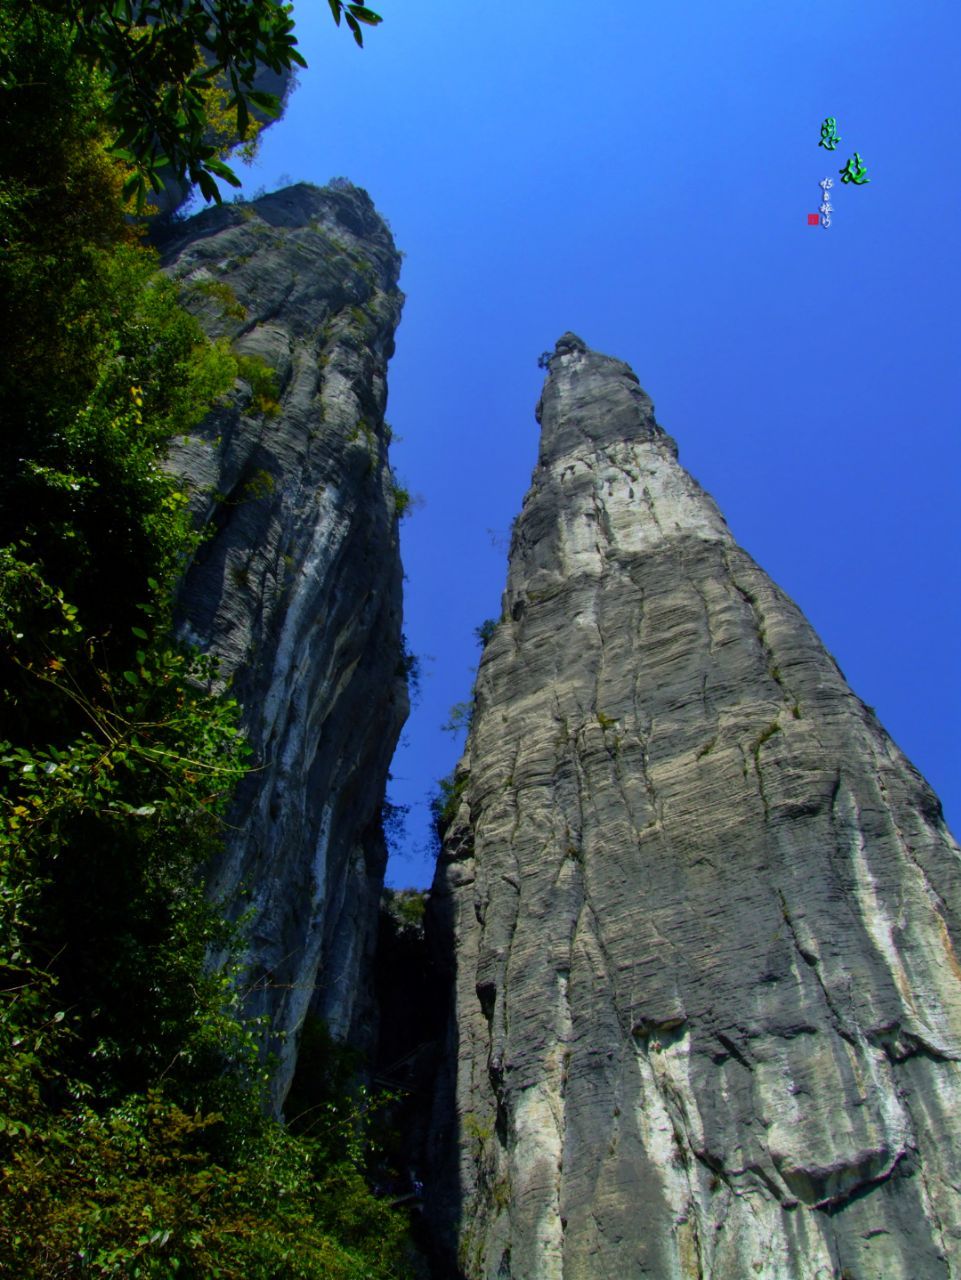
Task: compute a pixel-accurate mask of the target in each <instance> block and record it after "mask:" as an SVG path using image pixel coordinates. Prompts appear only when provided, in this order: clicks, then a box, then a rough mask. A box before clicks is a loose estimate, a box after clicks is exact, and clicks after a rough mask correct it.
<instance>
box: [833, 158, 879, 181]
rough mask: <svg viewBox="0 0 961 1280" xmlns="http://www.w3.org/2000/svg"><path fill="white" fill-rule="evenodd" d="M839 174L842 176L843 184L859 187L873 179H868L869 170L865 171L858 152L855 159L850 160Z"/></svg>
mask: <svg viewBox="0 0 961 1280" xmlns="http://www.w3.org/2000/svg"><path fill="white" fill-rule="evenodd" d="M838 173H840V175H841V181H842V182H853V183H855V185H856V186H859V187H860V186H861V185H862V184H863V183H865V182H870V181H871V179H870V178H869V177H867V169H865V167H864V165H863V164H862V163H861V157H860V156H859V155H858V153H857V152H856V151H855V153H854V159H853V160H849V161H848V162H847V164H846V165H845V166H844V168H843V169H839V170H838Z"/></svg>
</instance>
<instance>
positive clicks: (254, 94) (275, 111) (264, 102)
mask: <svg viewBox="0 0 961 1280" xmlns="http://www.w3.org/2000/svg"><path fill="white" fill-rule="evenodd" d="M247 97H248V98H249V99H250V101H251V102H252V103H253V104H254V106H255V107H256V108H257V109H258V111H262V112H263V113H264V115H265V116H269V117H270V118H271V119H272V120H275V119H276V118H277V116H279V115H280V98H278V96H277V94H276V93H264V92H263V91H262V90H261V89H251V90H250V92H249V93H248V94H247Z"/></svg>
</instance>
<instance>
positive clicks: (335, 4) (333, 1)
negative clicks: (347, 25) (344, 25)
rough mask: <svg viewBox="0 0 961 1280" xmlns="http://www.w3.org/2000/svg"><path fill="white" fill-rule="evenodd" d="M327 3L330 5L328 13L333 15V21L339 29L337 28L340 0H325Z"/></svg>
mask: <svg viewBox="0 0 961 1280" xmlns="http://www.w3.org/2000/svg"><path fill="white" fill-rule="evenodd" d="M327 3H328V4H329V5H330V11H331V13H332V14H333V15H334V21H335V22H336V23H337V25H338V27H339V26H340V11H341V3H340V0H327Z"/></svg>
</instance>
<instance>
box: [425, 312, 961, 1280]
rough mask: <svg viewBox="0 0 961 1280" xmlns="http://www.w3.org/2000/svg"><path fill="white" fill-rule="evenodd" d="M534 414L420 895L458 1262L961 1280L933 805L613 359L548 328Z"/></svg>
mask: <svg viewBox="0 0 961 1280" xmlns="http://www.w3.org/2000/svg"><path fill="white" fill-rule="evenodd" d="M538 410H539V413H538V416H539V419H540V421H541V424H542V439H541V447H540V457H539V461H538V464H537V468H536V470H535V473H534V477H533V483H532V486H531V489H530V492H529V493H528V495H527V498H526V499H525V502H524V507H523V510H522V513H521V515H520V518H519V520H518V522H517V525H516V529H515V533H514V538H513V544H512V548H511V559H510V570H509V578H508V585H507V591H506V595H505V597H504V611H503V619H502V621H501V623H500V625H499V626H498V628H497V631H496V633H495V634H494V637H493V639H492V640H491V642H490V643H489V645H488V647H487V649H486V651H485V654H484V657H483V661H482V663H481V667H480V671H479V674H478V678H477V684H476V692H475V706H474V717H473V726H472V730H471V733H470V738H469V742H468V747H467V751H466V753H465V757H464V760H463V761H462V762H461V765H460V766H459V769H458V778H459V782H458V789H459V790H460V791H461V800H460V805H459V809H458V811H457V814H456V817H455V818H454V820H453V822H452V823H451V825H450V827H449V829H448V831H447V835H446V840H445V848H444V852H443V854H442V859H441V863H440V865H439V869H438V875H437V880H436V882H435V891H434V895H433V909H434V910H435V911H436V912H437V913H438V921H439V923H440V925H441V928H442V930H446V933H445V934H443V935H442V941H443V942H444V943H445V944H446V949H447V951H448V953H449V954H453V955H456V977H455V978H454V980H453V981H454V994H453V997H452V998H453V1001H454V1006H455V1013H454V1024H453V1028H452V1038H451V1052H452V1054H455V1055H456V1060H455V1061H453V1062H452V1065H451V1068H450V1078H449V1080H448V1082H447V1089H446V1092H444V1089H443V1087H442V1093H441V1099H440V1104H439V1114H438V1121H439V1122H440V1123H439V1124H438V1125H437V1128H436V1131H437V1134H438V1143H439V1152H438V1157H437V1158H438V1160H439V1161H441V1162H442V1161H443V1159H445V1158H446V1160H447V1161H448V1164H447V1166H446V1167H447V1171H448V1179H447V1182H446V1184H444V1183H443V1181H442V1183H441V1185H440V1186H438V1187H435V1189H434V1192H433V1202H434V1213H435V1216H436V1217H437V1218H438V1219H441V1220H443V1219H446V1221H447V1223H448V1224H449V1226H450V1227H451V1231H452V1234H456V1235H457V1236H458V1240H457V1244H458V1246H459V1266H460V1268H461V1269H462V1270H463V1272H464V1273H465V1274H466V1275H467V1276H468V1277H470V1280H480V1278H481V1277H483V1278H484V1280H494V1278H495V1277H511V1276H513V1277H515V1280H562V1278H563V1280H600V1278H603V1277H612V1278H614V1277H616V1278H617V1280H627V1277H631V1278H632V1280H633V1278H635V1277H641V1276H646V1277H652V1278H653V1280H675V1277H676V1278H678V1280H680V1278H682V1277H683V1278H685V1280H687V1278H689V1277H690V1278H694V1277H698V1278H701V1280H708V1277H710V1278H711V1280H754V1278H755V1277H757V1280H789V1278H790V1280H839V1278H840V1277H845V1278H846V1280H929V1278H930V1280H934V1278H935V1277H937V1280H947V1278H949V1277H959V1276H961V1138H959V1128H961V967H959V964H958V959H957V947H958V944H959V941H961V919H959V903H961V861H959V851H958V847H957V845H956V844H955V843H954V842H953V841H952V839H951V837H950V836H949V834H948V832H947V831H946V829H945V827H944V825H943V822H942V820H941V813H940V806H939V804H938V802H937V800H936V799H935V797H934V795H933V794H932V793H931V791H930V789H929V788H928V786H927V785H926V784H925V782H924V780H923V779H922V778H921V777H920V776H919V774H918V773H917V772H916V770H915V769H914V768H913V767H912V766H911V764H910V763H909V762H908V761H907V760H906V759H905V758H904V756H903V755H902V754H901V752H900V751H899V750H898V749H897V747H896V746H895V745H894V743H893V742H892V741H891V740H890V738H889V737H888V736H887V735H886V734H885V732H884V730H883V729H882V728H881V726H880V724H879V723H878V721H877V720H876V718H875V716H874V715H873V713H872V712H871V710H870V709H869V708H867V707H866V706H864V705H863V704H862V703H861V702H860V701H859V699H858V698H857V697H856V696H855V695H854V694H853V693H852V692H851V690H850V689H849V688H848V687H847V685H846V683H845V681H844V678H843V676H842V675H841V672H840V671H839V670H838V667H837V666H836V664H835V662H834V661H833V659H832V658H831V657H830V655H829V654H828V653H827V652H826V651H825V649H824V648H823V646H822V645H821V643H820V642H819V640H818V638H817V637H816V635H815V634H814V632H813V631H812V629H811V627H810V626H809V625H808V623H807V622H806V621H805V619H804V617H803V616H802V615H801V613H800V612H799V611H798V609H797V608H796V606H795V605H794V604H792V602H791V601H790V600H789V599H787V598H786V597H785V596H784V594H783V593H782V592H780V591H779V590H778V589H777V587H775V586H774V584H773V583H772V582H771V581H770V580H769V579H768V578H767V577H766V576H765V574H764V573H763V572H762V571H761V570H760V569H759V568H758V567H757V565H755V564H754V562H753V561H752V560H751V559H750V557H749V556H748V555H746V554H745V553H744V552H743V551H742V550H740V549H739V548H738V547H737V546H736V545H735V543H734V542H733V540H732V538H731V535H730V533H729V532H728V529H727V527H726V525H725V523H724V520H723V519H722V517H721V515H720V513H719V512H718V510H717V508H716V506H715V504H714V503H713V501H712V500H711V499H710V498H709V497H708V495H707V494H706V493H704V492H703V491H702V490H701V489H700V488H699V487H698V485H697V484H696V482H695V481H694V480H693V479H692V478H691V477H690V476H689V475H687V474H686V473H685V472H684V471H683V470H682V468H681V467H680V466H679V465H678V462H677V450H676V448H675V446H674V443H673V442H672V441H671V440H670V438H669V437H668V436H666V435H665V433H664V432H663V431H662V430H661V428H660V427H659V426H658V425H657V423H656V422H655V420H654V416H653V410H652V405H651V402H650V400H649V399H648V397H647V396H646V395H645V394H644V392H643V391H642V390H641V388H640V387H639V386H638V383H637V379H636V378H635V376H634V374H633V373H632V372H631V370H630V369H629V368H628V367H627V366H626V365H624V364H623V363H621V362H620V361H617V360H613V359H609V358H607V357H605V356H602V355H599V354H597V353H595V352H592V351H590V350H588V349H587V348H586V347H585V346H584V344H583V343H582V342H581V341H580V340H579V339H577V338H576V337H574V336H573V335H571V334H567V335H565V336H564V337H563V338H562V339H561V340H560V342H559V343H558V345H557V348H556V351H555V353H554V355H553V357H552V358H551V360H550V374H549V377H548V379H547V382H546V384H545V388H544V392H543V397H542V400H541V403H540V405H539V406H538ZM440 1148H442V1150H441V1149H440ZM439 1167H441V1168H443V1167H444V1166H443V1164H442V1163H441V1164H440V1166H439ZM458 1227H459V1230H458Z"/></svg>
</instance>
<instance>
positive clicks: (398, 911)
mask: <svg viewBox="0 0 961 1280" xmlns="http://www.w3.org/2000/svg"><path fill="white" fill-rule="evenodd" d="M384 894H385V897H386V898H387V905H388V907H389V909H390V911H391V913H392V914H393V915H395V916H396V917H397V918H398V919H399V920H401V921H402V922H403V923H404V924H408V925H413V926H415V927H417V928H419V927H420V926H421V925H422V924H423V923H424V916H425V915H426V913H427V890H426V889H387V890H385V891H384Z"/></svg>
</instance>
